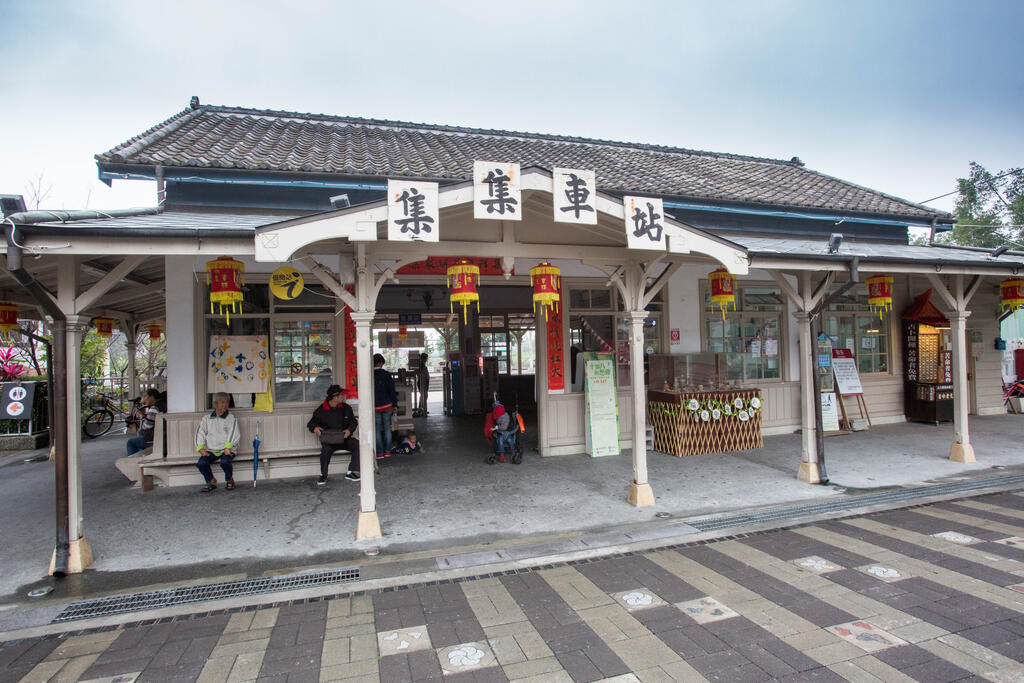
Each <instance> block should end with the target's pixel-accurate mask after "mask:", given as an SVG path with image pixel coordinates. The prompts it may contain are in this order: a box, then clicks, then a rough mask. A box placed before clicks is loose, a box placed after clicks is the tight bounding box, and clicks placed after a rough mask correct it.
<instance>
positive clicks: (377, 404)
mask: <svg viewBox="0 0 1024 683" xmlns="http://www.w3.org/2000/svg"><path fill="white" fill-rule="evenodd" d="M397 404H398V392H397V391H396V390H395V380H394V378H393V377H392V376H391V373H390V372H388V371H387V370H385V369H384V356H383V355H382V354H379V353H375V354H373V410H374V416H373V422H374V428H375V432H376V435H377V459H381V458H384V457H387V455H389V454H390V453H391V416H392V415H394V413H395V406H396V405H397Z"/></svg>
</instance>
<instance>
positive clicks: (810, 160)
mask: <svg viewBox="0 0 1024 683" xmlns="http://www.w3.org/2000/svg"><path fill="white" fill-rule="evenodd" d="M0 12H2V14H0V16H3V17H4V26H5V31H4V34H5V39H4V40H3V41H0V65H2V66H3V71H4V76H5V77H4V79H3V82H4V86H5V87H4V90H5V93H4V97H3V100H4V103H3V106H2V107H0V193H14V194H24V195H26V196H27V197H30V196H31V195H32V194H33V189H32V188H33V187H41V188H42V189H43V190H44V191H48V192H47V196H46V198H45V200H44V201H43V202H42V207H43V208H65V209H74V208H92V209H111V208H127V207H133V206H142V205H150V206H151V205H153V204H154V203H155V190H154V188H153V185H152V183H145V182H140V181H116V182H115V183H114V187H113V188H108V187H107V186H106V185H104V184H102V183H100V182H99V181H98V180H97V179H96V165H95V161H94V159H93V155H94V154H97V153H100V152H103V151H106V150H108V149H110V148H112V147H114V146H115V145H117V144H119V143H121V142H123V141H124V140H127V139H128V138H130V137H132V136H134V135H136V134H138V133H141V132H142V131H144V130H145V129H147V128H149V127H151V126H153V125H156V124H157V123H159V122H161V121H163V120H165V119H167V118H169V117H170V116H172V115H174V114H176V113H177V112H179V111H181V110H183V109H185V108H186V107H187V106H188V102H189V98H190V97H191V96H192V95H197V96H199V98H200V100H201V101H202V102H203V103H206V104H218V105H234V106H245V107H255V108H261V109H282V110H291V111H299V112H316V113H327V114H340V115H350V116H363V117H371V118H388V119H398V120H405V121H416V122H427V123H443V124H452V125H465V126H478V127H485V128H498V129H506V130H516V131H530V132H542V133H558V134H567V135H578V136H585V137H594V138H603V139H612V140H625V141H630V142H647V143H656V144H663V145H671V146H678V147H687V148H691V149H702V150H711V151H716V152H729V153H737V154H749V155H754V156H764V157H772V158H781V159H789V158H791V157H794V156H798V157H800V158H801V159H802V160H803V161H804V163H805V164H807V166H808V167H809V168H812V169H814V170H817V171H821V172H823V173H827V174H829V175H833V176H836V177H839V178H842V179H844V180H848V181H851V182H854V183H857V184H860V185H864V186H867V187H870V188H873V189H877V190H881V191H883V192H887V193H889V194H893V195H896V196H899V197H903V198H905V199H909V200H911V201H917V202H920V201H923V200H926V199H929V198H931V197H935V196H936V195H941V194H944V193H947V192H951V191H953V190H955V189H956V178H957V177H960V176H964V175H966V174H967V172H968V163H969V162H971V161H977V162H978V163H981V164H982V165H984V166H986V167H987V168H989V169H990V170H992V171H993V172H995V171H998V170H1003V169H1006V168H1011V167H1019V166H1022V165H1024V68H1022V66H1024V50H1022V48H1021V40H1020V27H1021V26H1022V25H1024V2H1019V1H1017V0H1005V1H1002V0H974V1H971V2H968V1H967V0H963V1H956V2H952V1H945V0H884V1H883V0H858V1H856V2H849V1H843V2H840V1H839V0H806V1H805V0H778V1H765V2H754V1H749V2H734V1H731V0H715V1H713V2H688V1H684V0H672V1H666V2H647V1H645V0H630V2H605V1H603V0H588V1H586V2H584V1H582V0H543V1H533V0H519V1H517V2H492V3H485V2H464V1H454V0H452V1H445V0H431V2H423V1H422V0H418V1H415V2H405V1H404V0H389V1H388V2H378V3H365V2H359V3H356V2H340V1H323V2H318V1H316V0H304V1H303V2H301V3H295V2H289V3H285V2H280V3H277V2H260V1H259V0H248V1H246V2H233V1H225V0H217V1H216V2H209V0H202V1H192V0H176V1H175V2H165V3H154V2H137V1H132V2H117V1H113V0H110V1H99V0H97V1H95V2H63V1H60V0H52V1H47V2H37V1H35V0H33V1H13V0H0ZM509 161H515V160H511V159H510V160H509ZM40 178H41V179H42V180H41V182H40ZM954 199H955V197H946V198H944V199H940V200H936V201H934V202H932V203H931V206H934V207H936V208H940V209H944V210H951V209H952V207H953V201H954Z"/></svg>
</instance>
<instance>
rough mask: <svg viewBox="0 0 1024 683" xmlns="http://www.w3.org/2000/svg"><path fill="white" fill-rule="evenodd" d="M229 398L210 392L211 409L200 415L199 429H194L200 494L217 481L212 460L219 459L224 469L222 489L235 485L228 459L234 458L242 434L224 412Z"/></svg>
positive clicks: (213, 486)
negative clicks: (204, 481) (202, 480)
mask: <svg viewBox="0 0 1024 683" xmlns="http://www.w3.org/2000/svg"><path fill="white" fill-rule="evenodd" d="M230 401H231V397H230V396H228V395H227V394H225V393H224V392H219V393H216V394H214V395H213V412H212V413H210V414H208V415H203V419H202V421H201V422H200V423H199V428H198V429H197V430H196V451H197V452H198V453H199V455H200V457H199V460H197V461H196V467H197V468H198V469H199V471H200V472H202V474H203V479H205V480H206V486H204V487H203V493H209V492H210V491H212V490H214V489H215V488H217V480H216V479H214V478H213V467H212V465H213V463H215V462H217V461H218V460H219V461H220V468H221V469H222V470H224V481H225V483H226V486H225V487H224V488H226V489H227V490H228V491H231V490H233V489H234V488H235V480H234V478H233V469H232V467H231V461H232V460H234V458H235V449H236V448H238V442H239V441H240V440H241V439H242V433H241V432H240V431H239V429H238V420H237V419H236V418H235V416H234V415H232V414H231V413H229V412H228V404H229V403H230Z"/></svg>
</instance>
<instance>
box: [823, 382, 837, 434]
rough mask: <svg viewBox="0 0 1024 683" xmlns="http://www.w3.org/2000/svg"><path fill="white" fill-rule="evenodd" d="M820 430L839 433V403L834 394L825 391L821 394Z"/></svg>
mask: <svg viewBox="0 0 1024 683" xmlns="http://www.w3.org/2000/svg"><path fill="white" fill-rule="evenodd" d="M821 428H822V429H823V430H824V431H826V432H838V431H839V403H838V402H837V401H836V395H835V392H832V391H825V392H822V394H821Z"/></svg>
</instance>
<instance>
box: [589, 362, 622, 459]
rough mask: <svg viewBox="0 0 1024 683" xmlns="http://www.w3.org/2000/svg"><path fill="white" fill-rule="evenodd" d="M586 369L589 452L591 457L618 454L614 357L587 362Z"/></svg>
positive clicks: (617, 406)
mask: <svg viewBox="0 0 1024 683" xmlns="http://www.w3.org/2000/svg"><path fill="white" fill-rule="evenodd" d="M602 355H606V354H602ZM584 368H585V372H586V376H585V380H584V392H585V394H586V407H585V415H584V419H585V420H586V421H587V453H588V454H589V455H591V456H592V457H599V456H603V455H618V454H619V453H620V450H619V402H618V394H617V392H616V390H615V361H614V360H612V359H611V358H605V359H594V360H591V359H587V360H586V361H585V364H584Z"/></svg>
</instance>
